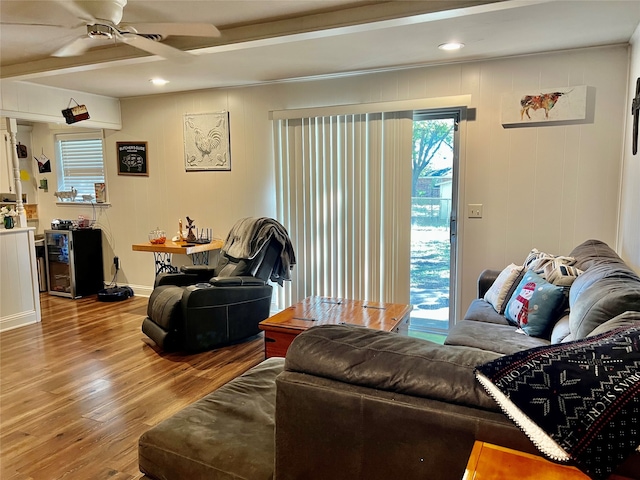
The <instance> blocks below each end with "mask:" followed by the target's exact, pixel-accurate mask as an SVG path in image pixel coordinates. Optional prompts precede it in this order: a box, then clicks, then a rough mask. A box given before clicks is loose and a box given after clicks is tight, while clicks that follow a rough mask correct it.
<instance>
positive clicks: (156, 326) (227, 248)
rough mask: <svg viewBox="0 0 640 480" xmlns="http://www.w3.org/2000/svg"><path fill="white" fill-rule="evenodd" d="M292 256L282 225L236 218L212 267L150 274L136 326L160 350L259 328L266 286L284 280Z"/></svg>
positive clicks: (202, 346) (203, 345)
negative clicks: (147, 294) (139, 323)
mask: <svg viewBox="0 0 640 480" xmlns="http://www.w3.org/2000/svg"><path fill="white" fill-rule="evenodd" d="M294 264H295V255H294V252H293V247H292V246H291V241H290V239H289V235H288V234H287V232H286V230H285V228H284V227H283V226H282V225H280V223H278V222H277V221H276V220H273V219H271V218H267V217H262V218H245V219H242V220H240V221H238V222H237V223H236V224H235V225H234V227H233V228H232V229H231V231H230V232H229V235H228V237H227V239H226V241H225V243H224V245H223V247H222V249H221V251H220V256H219V261H218V263H217V265H215V266H208V265H194V266H183V267H181V269H180V270H181V271H180V273H165V274H161V275H159V276H158V277H157V278H156V282H155V285H154V289H153V292H152V294H151V296H150V297H149V304H148V307H147V318H145V319H144V321H143V323H142V331H143V332H144V333H145V334H146V335H147V336H148V337H149V338H151V339H152V340H153V341H154V342H155V343H156V344H157V345H158V346H159V347H160V348H162V349H163V350H165V351H175V350H180V351H188V352H195V351H202V350H209V349H212V348H215V347H217V346H220V345H224V344H227V343H231V342H234V341H237V340H241V339H243V338H246V337H250V336H252V335H256V334H258V333H259V332H260V329H259V328H258V324H259V323H260V322H261V321H262V320H264V319H266V318H267V317H269V313H270V308H271V294H272V287H271V285H270V284H269V283H267V282H268V281H269V280H272V281H276V282H278V283H279V284H280V285H282V281H283V280H289V279H290V278H289V273H290V270H291V268H293V265H294Z"/></svg>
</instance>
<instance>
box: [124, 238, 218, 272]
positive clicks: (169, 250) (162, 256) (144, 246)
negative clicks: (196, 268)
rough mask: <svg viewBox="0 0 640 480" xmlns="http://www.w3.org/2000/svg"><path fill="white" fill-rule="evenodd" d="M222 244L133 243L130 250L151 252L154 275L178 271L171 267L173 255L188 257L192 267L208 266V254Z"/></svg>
mask: <svg viewBox="0 0 640 480" xmlns="http://www.w3.org/2000/svg"><path fill="white" fill-rule="evenodd" d="M223 244H224V242H222V240H212V241H211V242H210V243H188V242H172V241H170V240H167V241H166V242H165V243H162V244H153V243H151V242H144V243H134V244H133V245H131V249H132V250H134V251H136V252H153V256H154V261H155V265H156V275H159V274H161V273H165V272H167V273H175V272H177V271H178V269H177V268H176V267H174V266H173V265H171V256H172V255H173V254H174V253H177V254H182V255H189V256H191V260H192V262H193V264H194V265H208V264H209V252H210V251H211V250H220V249H221V248H222V246H223Z"/></svg>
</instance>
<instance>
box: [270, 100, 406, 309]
mask: <svg viewBox="0 0 640 480" xmlns="http://www.w3.org/2000/svg"><path fill="white" fill-rule="evenodd" d="M412 115H413V112H389V113H368V114H355V115H332V116H323V117H308V118H298V119H288V118H284V119H276V120H274V147H275V158H276V164H277V171H276V179H277V192H278V194H277V195H278V197H277V208H278V215H279V218H280V219H281V221H282V223H283V225H284V226H285V227H286V228H287V229H288V231H289V234H290V236H291V239H292V242H293V245H294V248H295V251H296V257H297V259H298V264H297V265H296V267H295V270H294V272H293V275H292V282H291V284H290V285H286V288H285V289H278V304H279V306H281V307H283V306H286V305H291V304H292V303H295V302H297V301H299V300H301V299H303V298H305V297H306V296H309V295H322V296H332V297H338V298H351V299H360V300H371V301H384V302H398V303H400V302H402V303H409V275H410V236H411V235H410V231H411V225H410V222H411V154H412V148H411V147H412V146H411V141H412V140H411V139H412V127H413V121H412Z"/></svg>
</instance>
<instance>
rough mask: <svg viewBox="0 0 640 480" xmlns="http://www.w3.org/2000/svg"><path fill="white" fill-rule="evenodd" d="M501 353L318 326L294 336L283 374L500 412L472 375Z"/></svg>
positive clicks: (350, 328)
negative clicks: (327, 380) (311, 376)
mask: <svg viewBox="0 0 640 480" xmlns="http://www.w3.org/2000/svg"><path fill="white" fill-rule="evenodd" d="M498 357H500V354H498V353H495V352H489V351H484V350H480V349H477V348H471V347H463V346H460V347H458V346H445V345H440V344H436V343H432V342H428V341H425V340H421V339H417V338H411V337H405V336H399V335H397V334H394V333H390V332H383V331H379V330H371V329H368V328H364V327H358V326H353V325H322V326H318V327H312V328H310V329H308V330H306V331H305V332H303V333H301V334H300V335H298V336H297V337H296V338H295V340H294V341H293V343H292V344H291V346H290V347H289V350H288V351H287V356H286V362H285V370H287V371H294V372H300V373H306V374H311V375H315V376H319V377H324V378H328V379H331V380H337V381H340V382H343V383H347V384H354V385H359V386H363V387H368V388H375V389H380V390H385V391H390V392H396V393H402V394H405V395H413V396H418V397H423V398H430V399H435V400H440V401H444V402H451V403H455V404H459V405H466V406H471V407H476V408H482V409H485V410H491V411H500V410H499V408H498V406H497V404H496V403H495V402H494V401H493V399H491V397H489V395H487V393H486V392H485V391H484V389H483V388H482V386H481V385H480V384H479V383H478V381H477V380H476V378H475V375H474V372H473V371H474V369H475V367H476V366H478V365H480V364H483V363H486V362H488V361H490V360H494V359H495V358H498Z"/></svg>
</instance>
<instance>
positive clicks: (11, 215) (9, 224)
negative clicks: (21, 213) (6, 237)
mask: <svg viewBox="0 0 640 480" xmlns="http://www.w3.org/2000/svg"><path fill="white" fill-rule="evenodd" d="M17 216H18V212H16V211H15V210H12V209H11V208H9V207H2V208H0V217H1V218H2V222H3V223H4V228H6V229H7V230H8V229H10V228H13V227H14V225H15V223H16V221H15V218H16V217H17Z"/></svg>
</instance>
